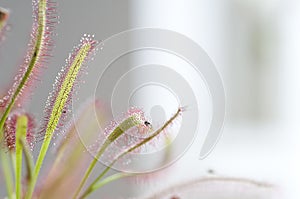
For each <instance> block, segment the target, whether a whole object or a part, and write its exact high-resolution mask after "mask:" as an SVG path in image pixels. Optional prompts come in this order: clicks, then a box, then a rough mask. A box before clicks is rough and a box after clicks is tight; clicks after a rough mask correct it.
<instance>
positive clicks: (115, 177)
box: [80, 173, 137, 199]
mask: <svg viewBox="0 0 300 199" xmlns="http://www.w3.org/2000/svg"><path fill="white" fill-rule="evenodd" d="M134 175H137V174H134V173H116V174H113V175H111V176H108V177H106V178H104V179H103V180H101V181H98V182H96V183H95V184H94V185H93V186H92V187H91V188H90V189H87V190H86V191H85V192H84V193H83V194H82V196H80V199H84V198H86V197H87V196H88V195H90V194H91V193H92V192H94V191H95V190H97V189H99V188H101V187H103V186H104V185H106V184H108V183H111V182H113V181H116V180H119V179H121V178H125V177H129V176H134Z"/></svg>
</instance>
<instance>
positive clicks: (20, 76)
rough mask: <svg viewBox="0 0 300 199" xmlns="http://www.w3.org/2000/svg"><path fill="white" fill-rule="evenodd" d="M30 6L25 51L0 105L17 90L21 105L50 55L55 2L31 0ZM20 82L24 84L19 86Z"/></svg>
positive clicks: (33, 86) (54, 21) (55, 17)
mask: <svg viewBox="0 0 300 199" xmlns="http://www.w3.org/2000/svg"><path fill="white" fill-rule="evenodd" d="M42 3H44V4H45V10H41V6H40V4H42ZM32 8H33V25H32V30H31V34H30V41H29V43H28V49H27V53H26V55H25V57H24V61H23V63H22V64H21V66H20V68H19V71H18V73H17V75H16V76H15V78H14V83H13V85H12V86H11V88H10V89H9V90H8V91H7V94H6V95H5V97H3V99H2V100H0V107H6V106H8V104H9V102H10V100H11V99H12V98H13V96H14V95H15V93H16V92H19V93H18V95H17V96H15V97H16V103H17V104H18V106H21V105H23V104H24V102H25V101H26V99H28V97H29V96H30V94H31V93H32V90H33V89H34V88H35V85H36V83H37V82H38V81H39V77H40V75H41V72H42V69H45V68H47V63H48V60H49V58H50V57H51V56H52V55H51V53H52V49H53V43H54V42H53V36H54V35H55V33H54V30H55V26H56V24H57V23H58V16H57V12H56V3H55V2H52V1H51V0H33V1H32ZM24 80H25V81H24ZM20 84H21V85H22V84H24V85H22V86H21V87H20V86H19V85H20ZM18 89H20V91H18ZM20 95H22V98H20Z"/></svg>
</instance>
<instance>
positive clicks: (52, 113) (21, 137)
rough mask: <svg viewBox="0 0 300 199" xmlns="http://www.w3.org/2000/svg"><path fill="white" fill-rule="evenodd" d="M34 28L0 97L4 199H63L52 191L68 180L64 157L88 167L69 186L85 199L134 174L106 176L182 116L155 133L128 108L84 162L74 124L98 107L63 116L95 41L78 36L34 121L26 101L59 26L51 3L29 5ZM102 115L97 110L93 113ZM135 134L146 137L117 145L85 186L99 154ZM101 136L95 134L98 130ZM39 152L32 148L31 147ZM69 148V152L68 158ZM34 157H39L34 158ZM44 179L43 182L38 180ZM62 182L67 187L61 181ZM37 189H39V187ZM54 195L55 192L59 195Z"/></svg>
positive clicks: (0, 20)
mask: <svg viewBox="0 0 300 199" xmlns="http://www.w3.org/2000/svg"><path fill="white" fill-rule="evenodd" d="M32 6H33V25H32V32H31V39H30V41H29V44H28V49H27V53H26V55H25V57H24V61H23V63H22V64H21V65H20V66H19V69H18V73H17V74H16V75H15V77H14V78H12V79H13V80H14V83H13V85H11V87H10V88H9V89H8V90H7V92H6V93H2V94H1V96H2V97H1V99H0V111H1V119H0V141H1V148H0V153H1V167H2V170H3V177H4V180H5V183H6V184H5V186H6V196H7V198H9V199H13V198H17V199H21V198H26V199H30V198H47V197H49V195H48V196H47V194H49V193H50V194H53V195H52V196H51V197H50V198H57V197H64V196H63V195H61V196H60V195H56V196H55V195H54V191H53V189H52V187H53V186H56V187H58V188H59V187H60V185H62V184H64V183H63V182H64V181H67V179H68V175H71V174H70V172H69V171H68V170H63V169H62V168H61V167H60V164H61V163H60V161H61V158H62V156H63V155H64V154H69V155H68V156H67V157H64V158H65V160H67V161H68V162H69V163H70V166H71V167H78V168H82V165H81V164H82V162H84V163H87V165H86V167H84V168H85V170H84V172H83V175H82V176H80V178H78V179H79V180H78V183H73V186H71V185H70V186H69V189H70V190H67V192H68V198H86V197H87V196H89V195H90V194H92V193H93V192H94V191H95V190H97V189H99V188H101V187H102V186H103V185H105V184H107V183H109V182H111V181H114V180H117V179H120V178H122V177H127V176H130V175H133V174H129V173H123V172H119V173H116V174H114V175H112V176H107V175H106V174H107V172H108V171H109V170H110V169H111V167H112V166H113V165H114V164H115V163H116V162H117V161H119V160H120V159H121V158H123V157H124V156H126V155H127V154H130V153H131V152H138V151H139V150H138V149H139V148H140V147H142V146H144V145H146V144H148V143H150V142H152V141H153V140H154V138H157V137H159V135H160V134H162V133H165V132H166V130H167V129H168V127H169V126H170V125H171V124H172V123H174V121H175V120H176V119H177V118H178V117H180V115H181V114H182V112H183V109H182V108H178V109H177V111H176V112H174V115H173V116H172V117H171V118H169V119H168V120H167V121H166V122H165V123H164V124H162V125H161V127H160V128H157V129H156V130H153V128H152V127H151V123H150V122H149V121H148V120H146V118H145V117H144V113H143V111H142V110H141V109H138V108H135V107H131V108H130V109H129V110H128V112H127V113H125V114H124V117H123V119H122V120H120V121H114V122H112V124H113V125H110V126H109V127H108V128H106V129H105V130H104V131H105V132H104V135H105V136H104V137H101V138H99V139H101V141H97V142H95V143H94V145H97V146H96V147H95V148H96V149H97V150H96V153H95V155H94V156H93V158H92V159H91V160H90V159H86V157H84V155H81V152H82V151H84V150H85V149H84V148H82V145H80V144H79V139H78V135H77V134H76V129H75V127H74V125H75V124H74V123H76V125H80V124H81V123H82V121H81V120H83V119H82V118H84V115H88V112H89V111H90V109H91V107H93V108H94V107H96V109H97V107H101V102H99V101H97V100H94V101H92V102H91V101H89V102H85V103H83V105H82V107H83V108H82V109H81V110H78V112H79V113H78V116H77V119H76V121H73V120H71V119H70V117H68V116H69V115H70V114H71V109H70V104H71V102H72V99H73V96H74V95H75V93H76V90H77V89H79V86H78V85H79V84H81V82H82V81H80V79H81V78H84V77H82V76H83V74H85V71H86V69H87V64H88V61H89V60H91V59H92V57H93V56H94V54H95V53H101V52H97V50H98V46H99V45H101V42H98V41H97V40H96V39H95V37H94V36H93V35H89V34H85V35H83V36H82V38H81V39H80V41H79V42H78V45H76V46H75V47H74V48H73V50H72V51H71V53H70V54H69V56H68V57H67V59H66V64H65V65H64V66H63V67H62V69H61V70H60V72H59V73H58V75H57V77H56V79H55V80H54V84H53V90H52V91H51V92H50V94H49V97H48V99H47V101H46V106H45V108H44V111H43V114H44V117H43V120H42V122H38V120H37V118H36V117H35V116H34V114H33V113H30V112H29V111H28V110H27V108H26V105H25V103H24V102H25V101H29V103H30V100H29V99H30V98H28V96H30V95H32V93H33V92H34V88H35V86H36V84H38V83H39V82H38V81H36V79H38V78H41V77H42V76H43V70H46V68H47V63H48V61H49V59H55V57H52V56H51V54H52V50H53V46H54V45H55V43H54V40H53V36H54V35H55V34H54V32H55V27H56V25H57V22H58V17H57V12H56V7H57V5H56V3H55V2H52V1H50V0H33V1H32ZM8 20H9V12H8V11H7V10H6V9H4V8H1V9H0V39H1V41H2V40H4V35H5V34H7V31H6V29H7V21H8ZM97 111H98V112H99V115H101V110H100V108H99V109H98V110H97ZM84 126H85V127H86V129H84V130H85V131H88V130H90V128H91V127H92V126H93V122H92V121H91V120H90V123H88V124H85V125H84ZM133 128H134V129H136V130H137V132H141V133H145V132H146V133H147V135H148V136H146V137H144V138H143V139H139V140H138V141H137V142H134V143H133V142H130V143H129V142H128V143H126V142H122V143H123V144H124V146H122V151H120V152H119V153H118V154H116V155H115V156H110V158H111V159H110V164H109V165H108V166H106V167H105V168H104V170H103V171H102V172H101V173H98V177H97V178H95V179H94V181H92V182H91V183H90V184H88V182H89V181H88V179H89V178H90V175H91V173H92V171H93V169H94V168H95V166H96V163H97V162H98V161H99V159H100V158H101V157H102V156H103V154H104V152H105V151H106V150H107V149H108V148H109V147H110V146H111V145H112V144H113V143H114V142H116V141H117V140H118V139H120V138H121V137H122V136H123V135H124V134H125V132H126V131H128V130H131V129H133ZM99 131H100V129H99ZM55 135H57V136H58V137H59V136H61V137H63V139H61V142H60V143H59V144H58V146H56V148H57V149H56V156H55V160H54V161H52V162H51V164H52V165H47V167H50V169H49V170H48V175H46V174H43V173H42V172H41V168H42V167H43V166H45V165H44V164H43V163H44V162H45V157H46V156H47V152H48V151H49V148H50V146H51V145H50V143H51V140H52V139H53V137H54V136H55ZM38 142H39V143H40V144H41V147H37V146H36V143H38ZM70 146H72V147H73V148H72V149H71V150H72V153H69V152H68V150H70V149H69V148H70ZM33 152H34V153H35V154H38V156H37V158H33ZM41 175H42V176H45V177H43V178H42V179H41V178H39V177H40V176H41ZM66 183H67V182H66ZM41 185H42V186H41ZM58 194H59V193H58Z"/></svg>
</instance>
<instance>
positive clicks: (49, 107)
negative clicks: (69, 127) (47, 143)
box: [39, 34, 98, 139]
mask: <svg viewBox="0 0 300 199" xmlns="http://www.w3.org/2000/svg"><path fill="white" fill-rule="evenodd" d="M86 45H89V46H90V48H89V50H88V52H87V54H86V55H84V56H85V57H84V60H83V62H82V64H81V66H80V69H79V72H78V73H77V75H76V77H75V79H74V82H70V83H69V85H68V86H71V87H72V88H71V91H70V92H69V93H66V96H64V97H66V98H67V101H66V103H65V104H64V107H63V110H62V112H61V113H59V114H58V115H59V118H56V119H55V120H58V123H57V125H55V124H54V126H56V127H55V130H56V131H60V130H63V128H64V125H65V124H66V122H67V121H68V119H69V118H68V116H69V115H70V114H69V113H70V112H71V108H70V105H71V101H72V97H73V94H74V93H75V92H76V90H77V89H78V87H79V85H80V83H81V78H82V75H83V74H86V73H85V71H86V70H87V65H86V64H87V62H88V61H89V60H90V59H91V58H92V56H93V55H94V54H95V51H96V50H97V48H96V47H97V45H98V41H96V40H94V35H92V36H90V35H86V34H85V35H84V36H83V37H82V38H81V40H80V44H79V45H77V46H75V47H74V48H73V51H72V52H71V53H70V54H69V56H68V58H67V59H66V64H65V66H64V67H63V68H62V69H61V71H60V72H59V73H58V75H57V77H56V79H55V83H54V84H53V90H52V92H51V93H50V95H49V96H48V99H47V101H46V107H45V110H44V121H43V123H42V126H41V128H40V131H39V137H40V138H41V139H43V138H44V136H45V132H46V130H47V128H49V123H50V122H53V121H50V120H51V115H53V113H54V112H55V110H54V108H55V105H56V104H57V103H59V102H58V100H60V99H58V95H59V93H60V91H61V90H62V89H64V88H62V87H63V86H64V83H65V81H66V78H67V75H68V73H69V72H70V70H73V69H72V68H71V67H72V65H74V60H75V58H76V57H77V56H78V54H79V53H80V52H81V50H82V48H84V47H85V46H86ZM54 136H55V135H54Z"/></svg>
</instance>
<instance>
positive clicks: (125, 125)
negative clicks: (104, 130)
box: [73, 115, 142, 199]
mask: <svg viewBox="0 0 300 199" xmlns="http://www.w3.org/2000/svg"><path fill="white" fill-rule="evenodd" d="M141 123H142V122H141V121H140V120H139V118H138V116H136V115H133V116H131V117H129V118H127V119H126V120H124V121H123V122H122V123H121V124H120V125H119V126H117V127H116V128H115V129H114V130H113V132H112V133H111V134H110V135H109V136H108V137H107V139H106V140H105V142H104V143H103V145H102V146H101V148H100V150H99V151H98V153H97V154H96V156H95V157H94V159H93V160H92V162H91V164H90V165H89V167H88V169H87V170H86V172H85V174H84V177H83V178H82V180H81V182H80V185H79V187H78V189H77V191H76V193H75V195H74V196H73V198H74V199H75V198H77V196H78V195H79V193H80V191H81V189H82V187H83V186H84V184H85V183H86V181H87V179H88V177H89V176H90V174H91V172H92V170H93V169H94V167H95V165H96V163H97V162H98V159H99V158H100V156H101V155H102V154H103V153H104V151H105V150H106V148H107V147H108V146H109V145H110V144H111V143H112V142H114V141H115V140H116V139H117V138H118V137H120V136H121V135H122V134H123V133H124V132H125V131H127V130H128V129H130V128H132V127H134V126H137V125H140V124H141Z"/></svg>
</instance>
